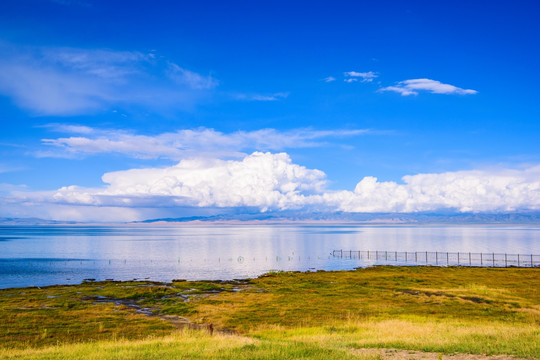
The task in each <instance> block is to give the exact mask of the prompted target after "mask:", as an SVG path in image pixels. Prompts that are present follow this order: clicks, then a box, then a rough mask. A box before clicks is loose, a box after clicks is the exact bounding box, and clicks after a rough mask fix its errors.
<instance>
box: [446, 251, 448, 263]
mask: <svg viewBox="0 0 540 360" xmlns="http://www.w3.org/2000/svg"><path fill="white" fill-rule="evenodd" d="M448 265H449V261H448V252H446V266H448Z"/></svg>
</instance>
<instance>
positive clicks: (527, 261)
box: [331, 250, 540, 267]
mask: <svg viewBox="0 0 540 360" xmlns="http://www.w3.org/2000/svg"><path fill="white" fill-rule="evenodd" d="M331 255H332V256H333V257H334V258H340V259H358V260H364V261H367V262H374V263H378V264H396V265H400V264H401V265H403V264H405V265H406V264H410V265H434V266H485V267H511V266H514V267H540V255H532V254H504V253H473V252H431V251H415V252H404V251H380V250H375V251H371V250H334V251H332V254H331Z"/></svg>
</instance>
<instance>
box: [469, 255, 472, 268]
mask: <svg viewBox="0 0 540 360" xmlns="http://www.w3.org/2000/svg"><path fill="white" fill-rule="evenodd" d="M469 266H472V261H471V253H469Z"/></svg>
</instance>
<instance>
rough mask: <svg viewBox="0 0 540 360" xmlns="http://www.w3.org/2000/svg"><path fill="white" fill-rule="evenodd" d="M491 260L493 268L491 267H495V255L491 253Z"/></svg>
mask: <svg viewBox="0 0 540 360" xmlns="http://www.w3.org/2000/svg"><path fill="white" fill-rule="evenodd" d="M491 256H492V257H491V260H492V264H493V266H492V267H495V253H491Z"/></svg>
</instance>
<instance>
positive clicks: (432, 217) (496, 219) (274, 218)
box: [139, 212, 540, 224]
mask: <svg viewBox="0 0 540 360" xmlns="http://www.w3.org/2000/svg"><path fill="white" fill-rule="evenodd" d="M156 222H179V223H195V222H197V223H200V222H220V223H221V222H224V223H318V222H320V223H365V224H540V212H534V213H499V214H485V213H477V214H473V213H407V214H400V213H345V212H333V213H312V212H309V213H307V212H279V213H278V212H276V213H258V214H241V215H239V214H230V215H214V216H190V217H180V218H163V219H150V220H145V221H140V222H139V223H156Z"/></svg>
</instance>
